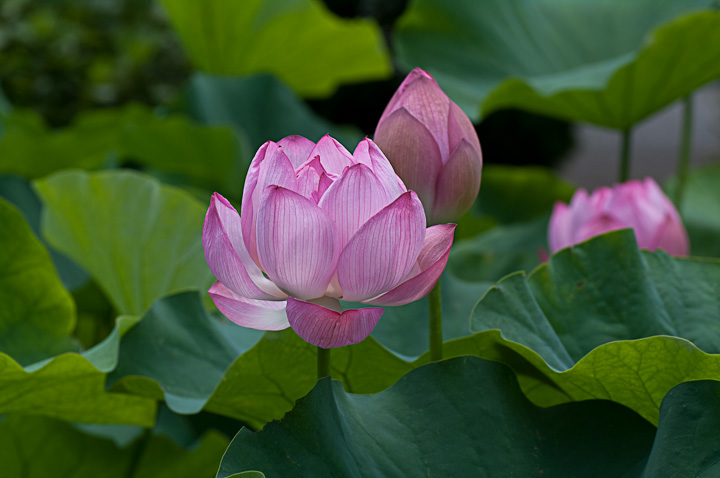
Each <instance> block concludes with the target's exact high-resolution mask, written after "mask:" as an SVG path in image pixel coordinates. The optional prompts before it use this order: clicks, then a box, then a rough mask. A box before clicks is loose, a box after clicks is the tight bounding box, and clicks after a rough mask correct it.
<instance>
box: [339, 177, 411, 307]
mask: <svg viewBox="0 0 720 478" xmlns="http://www.w3.org/2000/svg"><path fill="white" fill-rule="evenodd" d="M424 239H425V212H424V211H423V208H422V204H421V203H420V200H419V199H418V197H417V195H416V194H415V193H414V192H413V191H408V192H406V193H404V194H403V195H402V196H400V197H399V198H397V199H396V200H395V201H394V202H393V203H391V204H390V205H388V206H386V207H385V208H383V209H382V210H380V212H378V213H377V214H375V215H374V216H373V217H371V218H370V219H369V220H368V221H367V222H366V223H365V224H363V225H362V226H361V227H360V229H359V230H358V232H357V233H355V235H354V236H353V237H352V238H350V241H349V242H348V244H347V246H345V249H343V251H342V253H341V254H340V259H339V261H338V269H337V270H338V281H339V283H340V287H341V288H342V290H343V300H347V301H350V302H360V301H363V300H367V299H370V298H373V297H375V296H378V295H380V294H382V293H384V292H387V291H389V290H390V289H392V288H393V287H395V286H396V285H398V284H399V283H400V282H401V281H402V280H403V279H404V278H405V277H406V276H407V275H408V273H409V272H410V271H411V270H412V267H413V265H414V264H415V261H416V260H417V257H418V254H419V253H420V249H421V248H422V245H423V241H424Z"/></svg>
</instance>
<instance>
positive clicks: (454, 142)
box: [375, 68, 482, 224]
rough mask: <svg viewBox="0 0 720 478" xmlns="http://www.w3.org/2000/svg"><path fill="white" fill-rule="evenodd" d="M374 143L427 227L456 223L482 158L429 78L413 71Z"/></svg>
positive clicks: (467, 125)
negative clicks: (416, 202)
mask: <svg viewBox="0 0 720 478" xmlns="http://www.w3.org/2000/svg"><path fill="white" fill-rule="evenodd" d="M375 142H376V143H377V144H378V146H380V149H382V150H383V152H384V153H385V154H386V155H387V157H388V159H389V160H390V163H391V164H392V165H393V168H395V172H396V173H397V174H398V176H400V177H401V178H402V179H403V181H404V182H405V184H406V185H407V186H408V187H409V188H410V189H412V190H413V191H416V192H417V194H418V196H419V197H420V200H421V201H422V203H423V205H424V206H425V212H426V213H427V218H428V221H429V222H430V224H439V223H442V222H448V221H452V220H456V219H457V218H459V217H460V216H462V214H463V213H465V211H467V210H468V209H469V208H470V206H471V205H472V203H473V202H474V201H475V198H476V197H477V195H478V191H479V190H480V176H481V172H482V152H481V150H480V141H479V140H478V136H477V133H476V132H475V128H474V127H473V125H472V123H471V122H470V119H469V118H468V117H467V115H466V114H465V113H464V112H463V111H462V110H461V109H460V107H459V106H458V105H456V104H455V103H454V102H453V101H452V100H451V99H450V98H448V96H447V95H446V94H445V92H444V91H443V90H442V89H441V88H440V86H438V84H437V83H436V82H435V80H434V79H433V77H432V76H430V74H428V73H427V72H425V71H423V70H421V69H420V68H415V69H414V70H413V71H411V72H410V74H409V75H408V76H407V78H405V80H404V81H403V82H402V84H401V85H400V87H399V88H398V90H397V91H396V92H395V94H394V95H393V97H392V98H391V99H390V102H389V103H388V105H387V106H386V107H385V111H384V112H383V114H382V116H381V117H380V121H379V122H378V125H377V128H376V129H375Z"/></svg>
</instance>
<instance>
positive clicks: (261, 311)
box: [208, 282, 290, 330]
mask: <svg viewBox="0 0 720 478" xmlns="http://www.w3.org/2000/svg"><path fill="white" fill-rule="evenodd" d="M208 294H210V297H212V300H213V302H214V303H215V305H216V306H217V308H218V310H220V312H222V314H223V315H224V316H225V317H227V318H228V319H230V320H232V321H233V322H235V323H236V324H238V325H242V326H243V327H250V328H251V329H258V330H283V329H287V328H288V327H290V323H289V322H288V319H287V315H286V314H285V301H284V300H283V301H266V300H252V299H246V298H245V297H241V296H239V295H237V294H235V293H234V292H233V291H231V290H230V289H228V288H227V287H225V286H224V285H223V284H222V282H216V283H215V284H213V286H212V287H211V288H210V290H209V291H208Z"/></svg>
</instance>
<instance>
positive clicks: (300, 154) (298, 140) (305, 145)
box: [277, 135, 315, 169]
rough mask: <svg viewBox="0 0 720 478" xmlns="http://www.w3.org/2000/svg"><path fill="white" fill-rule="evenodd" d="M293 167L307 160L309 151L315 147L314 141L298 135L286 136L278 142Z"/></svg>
mask: <svg viewBox="0 0 720 478" xmlns="http://www.w3.org/2000/svg"><path fill="white" fill-rule="evenodd" d="M277 144H279V145H280V146H282V149H283V151H285V154H286V155H287V157H288V158H290V162H291V163H292V165H293V167H294V168H295V169H297V168H298V166H300V165H301V164H303V163H304V162H305V161H307V160H308V158H309V157H310V153H311V152H312V150H313V149H314V148H315V143H313V142H312V141H310V140H309V139H307V138H304V137H302V136H298V135H292V136H287V137H285V138H283V139H281V140H280V141H278V143H277Z"/></svg>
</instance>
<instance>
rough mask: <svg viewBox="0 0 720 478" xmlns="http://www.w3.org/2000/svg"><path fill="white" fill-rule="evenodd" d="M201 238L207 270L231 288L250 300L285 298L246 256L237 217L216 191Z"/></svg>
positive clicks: (234, 211) (225, 200)
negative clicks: (208, 268)
mask: <svg viewBox="0 0 720 478" xmlns="http://www.w3.org/2000/svg"><path fill="white" fill-rule="evenodd" d="M202 241H203V250H204V251H205V260H206V261H207V263H208V266H209V267H210V270H211V271H212V273H213V274H214V275H215V277H216V278H217V279H218V280H220V281H221V282H223V283H224V284H225V285H226V286H227V287H229V288H230V289H231V290H233V291H234V292H236V293H237V294H240V295H242V296H244V297H249V298H252V299H274V298H284V297H285V294H284V293H283V292H282V291H281V290H280V289H278V288H277V287H276V286H275V284H273V283H272V282H270V281H269V280H268V279H267V278H266V277H265V276H263V274H262V271H260V269H259V268H258V266H257V265H256V264H255V262H253V260H252V259H251V258H250V254H248V252H247V249H246V248H245V243H244V241H243V236H242V229H241V226H240V217H239V216H238V213H237V211H236V210H235V208H234V207H232V205H231V204H230V203H229V202H228V201H227V199H225V198H224V197H222V196H221V195H220V194H218V193H215V194H213V196H212V198H211V199H210V207H209V208H208V211H207V214H206V215H205V224H204V225H203V233H202Z"/></svg>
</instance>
